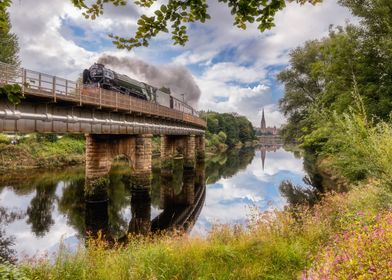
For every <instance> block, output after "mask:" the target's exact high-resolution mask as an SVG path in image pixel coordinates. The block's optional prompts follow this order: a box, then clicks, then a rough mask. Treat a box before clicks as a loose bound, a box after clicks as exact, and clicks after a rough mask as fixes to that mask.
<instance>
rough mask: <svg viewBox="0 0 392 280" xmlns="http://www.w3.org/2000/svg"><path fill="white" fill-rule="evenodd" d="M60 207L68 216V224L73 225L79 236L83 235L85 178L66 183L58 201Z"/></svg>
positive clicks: (60, 210)
mask: <svg viewBox="0 0 392 280" xmlns="http://www.w3.org/2000/svg"><path fill="white" fill-rule="evenodd" d="M58 209H59V212H60V213H62V214H64V215H65V216H66V217H67V224H68V225H70V226H72V227H73V228H74V229H75V230H76V231H77V232H78V233H79V236H83V235H84V233H85V221H84V217H85V201H84V179H83V178H79V179H76V180H73V181H69V182H66V183H64V188H63V195H62V196H61V199H60V201H59V203H58Z"/></svg>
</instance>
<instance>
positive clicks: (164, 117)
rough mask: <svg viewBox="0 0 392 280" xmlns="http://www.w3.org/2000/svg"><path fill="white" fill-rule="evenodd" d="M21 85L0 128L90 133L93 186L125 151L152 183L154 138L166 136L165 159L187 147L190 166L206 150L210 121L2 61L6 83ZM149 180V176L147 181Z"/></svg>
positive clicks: (3, 104) (3, 107)
mask: <svg viewBox="0 0 392 280" xmlns="http://www.w3.org/2000/svg"><path fill="white" fill-rule="evenodd" d="M7 84H18V85H20V87H21V89H22V94H23V96H24V99H23V100H22V102H21V104H18V105H12V104H10V103H8V102H7V100H6V98H4V97H3V98H0V132H12V133H32V132H42V133H85V134H86V140H87V141H86V142H87V143H86V145H87V148H86V177H87V179H88V180H89V183H88V184H90V185H92V186H93V185H94V184H95V182H96V181H97V178H100V177H102V176H105V175H107V173H108V172H109V169H110V166H111V164H112V161H113V159H114V158H115V157H116V156H117V155H125V156H126V157H127V158H128V159H129V160H130V165H131V168H132V170H133V175H134V176H135V179H140V180H141V182H140V184H142V185H148V184H149V180H148V178H150V175H151V136H152V135H160V136H161V153H162V158H163V159H164V160H167V159H170V158H172V157H173V155H174V153H175V151H178V150H179V149H180V150H181V152H182V154H183V156H184V158H185V159H186V162H187V165H190V166H193V165H194V162H195V156H196V154H197V153H199V154H200V155H202V154H203V153H204V130H205V128H206V123H205V122H204V121H203V120H202V119H200V118H199V117H197V116H193V115H190V114H186V113H184V112H180V111H177V110H173V109H170V108H167V107H164V106H161V105H159V104H156V103H153V102H148V101H145V100H141V99H138V98H135V97H131V96H126V95H124V94H120V93H116V92H113V91H108V90H104V89H101V88H91V87H88V88H87V87H83V86H81V85H79V84H77V83H76V82H73V81H69V80H65V79H62V78H58V77H55V76H51V75H46V74H43V73H39V72H35V71H31V70H28V69H18V68H15V67H13V66H10V65H7V64H4V63H0V86H1V85H7ZM146 179H147V180H146Z"/></svg>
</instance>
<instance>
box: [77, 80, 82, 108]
mask: <svg viewBox="0 0 392 280" xmlns="http://www.w3.org/2000/svg"><path fill="white" fill-rule="evenodd" d="M78 87H79V106H82V87H81V86H80V84H78Z"/></svg>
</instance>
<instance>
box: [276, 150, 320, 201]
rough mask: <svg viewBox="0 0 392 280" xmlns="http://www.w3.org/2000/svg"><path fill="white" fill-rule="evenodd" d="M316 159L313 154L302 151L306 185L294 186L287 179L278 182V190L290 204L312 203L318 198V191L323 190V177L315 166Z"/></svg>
mask: <svg viewBox="0 0 392 280" xmlns="http://www.w3.org/2000/svg"><path fill="white" fill-rule="evenodd" d="M316 160H317V159H316V156H315V155H314V154H311V153H306V152H305V153H304V157H303V164H304V169H305V171H306V173H307V175H305V177H304V178H303V181H304V183H305V184H306V185H307V187H301V186H295V185H294V184H293V183H291V182H289V181H283V182H282V183H281V184H280V186H279V191H280V192H281V194H282V196H284V197H285V198H286V199H287V202H288V203H289V205H290V206H297V205H314V204H315V203H316V202H317V201H318V200H319V199H320V193H323V192H324V188H323V184H322V181H323V177H322V176H321V174H320V172H319V170H318V168H317V164H316Z"/></svg>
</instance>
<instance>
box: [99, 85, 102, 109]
mask: <svg viewBox="0 0 392 280" xmlns="http://www.w3.org/2000/svg"><path fill="white" fill-rule="evenodd" d="M99 109H102V88H101V87H100V88H99Z"/></svg>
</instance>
